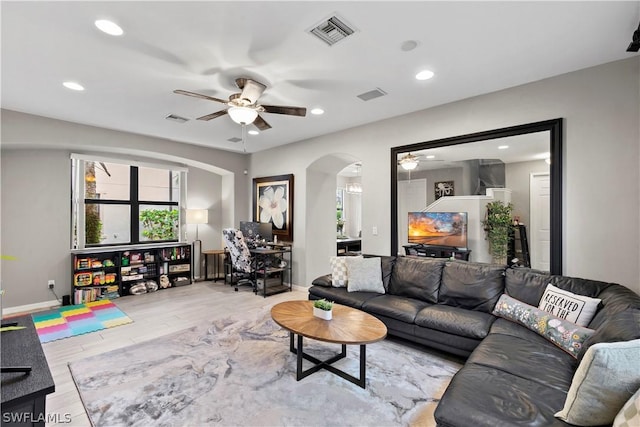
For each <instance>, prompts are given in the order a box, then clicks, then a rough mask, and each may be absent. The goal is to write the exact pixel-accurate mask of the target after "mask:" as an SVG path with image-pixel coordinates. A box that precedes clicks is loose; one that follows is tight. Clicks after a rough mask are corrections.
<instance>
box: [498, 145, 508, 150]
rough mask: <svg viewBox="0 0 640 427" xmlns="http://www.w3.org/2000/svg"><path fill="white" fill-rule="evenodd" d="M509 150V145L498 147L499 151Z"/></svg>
mask: <svg viewBox="0 0 640 427" xmlns="http://www.w3.org/2000/svg"><path fill="white" fill-rule="evenodd" d="M507 148H509V146H508V145H499V146H498V150H506V149H507Z"/></svg>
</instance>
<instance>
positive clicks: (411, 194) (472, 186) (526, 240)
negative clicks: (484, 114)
mask: <svg viewBox="0 0 640 427" xmlns="http://www.w3.org/2000/svg"><path fill="white" fill-rule="evenodd" d="M561 123H562V122H561V119H556V120H550V121H547V122H538V123H532V124H529V125H521V126H515V127H512V128H505V129H498V130H495V131H489V132H482V133H478V134H472V135H464V136H461V137H454V138H448V139H445V140H438V141H431V142H425V143H419V144H412V145H409V146H404V147H394V148H392V171H391V172H392V173H391V175H392V236H391V237H392V250H393V251H394V252H393V253H398V254H402V255H404V254H405V248H404V246H405V245H408V244H410V243H409V232H410V228H409V224H408V217H409V213H410V212H466V214H467V215H466V219H467V226H466V233H467V236H466V237H467V238H466V247H465V248H464V249H469V250H471V255H470V258H469V260H471V261H477V262H491V261H492V259H491V255H490V253H489V248H488V242H487V241H486V240H485V232H484V229H483V226H482V220H483V219H484V217H485V215H486V204H487V203H489V202H491V201H494V200H500V201H503V202H504V203H512V205H513V219H514V222H515V223H517V224H518V225H519V227H517V228H515V230H514V231H515V233H514V239H513V244H512V245H511V247H510V258H509V263H510V264H511V263H512V260H513V259H514V258H517V261H516V262H515V263H516V264H518V265H522V266H526V267H532V268H535V269H540V270H545V271H551V272H552V273H554V274H560V272H561V268H562V267H561V251H562V246H561V244H562V243H561V221H562V215H561V203H560V202H561V188H562V187H561ZM556 161H557V162H558V163H557V164H554V163H555V162H556ZM414 217H416V216H414ZM417 217H420V216H417ZM429 217H435V215H430V216H429ZM428 226H429V227H432V228H433V227H436V228H437V226H436V225H435V223H430V224H429V225H428ZM411 230H413V231H415V228H411ZM431 231H436V232H435V233H432V234H434V236H435V237H434V238H440V239H441V236H442V235H443V233H445V231H443V230H436V229H435V228H433V229H432V230H431ZM427 234H428V233H427ZM412 240H415V239H412ZM431 244H432V245H434V244H438V241H434V243H431ZM458 249H461V248H458Z"/></svg>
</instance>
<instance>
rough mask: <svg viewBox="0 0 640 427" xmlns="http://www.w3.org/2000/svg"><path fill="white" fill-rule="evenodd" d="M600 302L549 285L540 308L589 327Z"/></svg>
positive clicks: (596, 299) (541, 300) (597, 299)
mask: <svg viewBox="0 0 640 427" xmlns="http://www.w3.org/2000/svg"><path fill="white" fill-rule="evenodd" d="M600 301H602V300H601V299H599V298H591V297H587V296H584V295H579V294H574V293H573V292H569V291H565V290H564V289H560V288H557V287H555V286H553V285H552V284H551V283H549V284H548V285H547V288H546V290H545V291H544V294H542V298H541V299H540V304H539V305H538V308H539V309H541V310H544V311H546V312H547V313H551V314H553V315H554V316H556V317H560V318H561V319H565V320H568V321H569V322H573V323H575V324H576V325H580V326H587V325H588V324H589V322H591V319H593V316H595V314H596V310H597V309H598V304H600Z"/></svg>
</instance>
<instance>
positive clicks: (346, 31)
mask: <svg viewBox="0 0 640 427" xmlns="http://www.w3.org/2000/svg"><path fill="white" fill-rule="evenodd" d="M309 32H310V33H311V34H313V35H314V36H316V37H317V38H319V39H320V40H322V41H323V42H325V43H326V44H328V45H329V46H333V45H334V44H336V43H338V42H339V41H340V40H344V39H345V38H346V37H348V36H350V35H351V34H353V33H354V32H355V30H354V29H353V28H351V27H350V26H349V25H347V24H345V23H344V21H343V20H342V19H340V18H338V17H337V16H335V15H334V16H332V17H331V18H329V19H326V20H324V21H322V22H321V23H319V24H318V25H316V26H315V27H313V28H312V29H311V30H309Z"/></svg>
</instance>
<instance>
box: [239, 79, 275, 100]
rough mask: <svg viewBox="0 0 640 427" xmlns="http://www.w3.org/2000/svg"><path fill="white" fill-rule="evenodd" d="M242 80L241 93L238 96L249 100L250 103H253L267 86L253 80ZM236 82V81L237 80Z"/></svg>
mask: <svg viewBox="0 0 640 427" xmlns="http://www.w3.org/2000/svg"><path fill="white" fill-rule="evenodd" d="M238 80H240V79H238ZM244 80H245V81H244V85H243V87H242V95H240V98H242V99H246V100H248V101H250V102H251V104H255V103H256V102H257V101H258V98H260V95H262V92H264V90H265V89H266V88H267V87H266V86H265V85H263V84H262V83H258V82H257V81H255V80H250V79H244ZM236 83H238V82H237V80H236Z"/></svg>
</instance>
